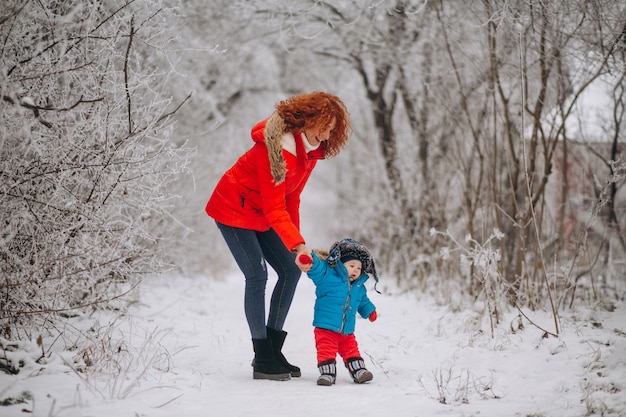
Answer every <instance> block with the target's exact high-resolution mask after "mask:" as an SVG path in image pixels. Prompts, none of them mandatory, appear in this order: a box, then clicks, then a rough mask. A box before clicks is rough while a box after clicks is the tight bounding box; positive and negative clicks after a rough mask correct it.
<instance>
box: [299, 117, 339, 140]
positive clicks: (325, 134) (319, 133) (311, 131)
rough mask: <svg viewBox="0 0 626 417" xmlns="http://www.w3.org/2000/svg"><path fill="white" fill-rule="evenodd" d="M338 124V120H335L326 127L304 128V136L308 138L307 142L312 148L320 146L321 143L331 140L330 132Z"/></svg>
mask: <svg viewBox="0 0 626 417" xmlns="http://www.w3.org/2000/svg"><path fill="white" fill-rule="evenodd" d="M336 124H337V120H335V119H333V120H331V122H330V124H328V125H327V126H325V127H319V128H315V127H313V128H304V135H305V136H306V140H307V141H308V142H309V144H310V145H311V146H313V147H316V146H318V145H319V144H320V143H322V142H323V141H325V140H328V139H329V138H330V132H332V130H333V129H334V128H335V125H336Z"/></svg>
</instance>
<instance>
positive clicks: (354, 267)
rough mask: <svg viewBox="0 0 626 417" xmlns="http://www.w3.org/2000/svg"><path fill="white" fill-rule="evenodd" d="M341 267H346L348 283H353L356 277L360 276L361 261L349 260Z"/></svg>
mask: <svg viewBox="0 0 626 417" xmlns="http://www.w3.org/2000/svg"><path fill="white" fill-rule="evenodd" d="M343 265H344V266H345V267H346V270H347V271H348V276H349V277H350V281H354V280H355V279H357V278H358V277H360V276H361V268H362V266H361V261H359V260H358V259H350V260H349V261H348V262H344V263H343Z"/></svg>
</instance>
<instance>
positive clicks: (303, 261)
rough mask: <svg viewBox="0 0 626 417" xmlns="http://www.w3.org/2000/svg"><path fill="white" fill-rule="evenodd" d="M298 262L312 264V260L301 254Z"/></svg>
mask: <svg viewBox="0 0 626 417" xmlns="http://www.w3.org/2000/svg"><path fill="white" fill-rule="evenodd" d="M298 260H299V261H300V263H301V264H312V263H313V258H311V257H310V256H308V255H305V254H302V255H300V256H299V257H298Z"/></svg>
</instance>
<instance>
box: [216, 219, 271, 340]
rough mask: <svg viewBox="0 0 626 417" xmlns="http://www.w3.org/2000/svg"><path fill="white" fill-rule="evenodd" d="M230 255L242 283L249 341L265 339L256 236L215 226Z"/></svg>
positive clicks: (264, 278) (262, 262)
mask: <svg viewBox="0 0 626 417" xmlns="http://www.w3.org/2000/svg"><path fill="white" fill-rule="evenodd" d="M217 227H218V229H219V230H220V232H221V233H222V236H223V237H224V240H225V241H226V244H227V245H228V248H229V249H230V252H231V253H232V255H233V257H234V258H235V261H236V262H237V265H238V266H239V269H241V272H243V275H244V277H245V279H246V286H245V295H244V311H245V314H246V320H247V321H248V327H250V334H251V335H252V338H253V339H267V333H266V328H265V285H266V283H267V267H266V265H265V260H264V259H263V251H262V250H261V245H260V243H259V239H258V238H257V232H255V231H253V230H247V229H240V228H237V227H230V226H226V225H223V224H221V223H217Z"/></svg>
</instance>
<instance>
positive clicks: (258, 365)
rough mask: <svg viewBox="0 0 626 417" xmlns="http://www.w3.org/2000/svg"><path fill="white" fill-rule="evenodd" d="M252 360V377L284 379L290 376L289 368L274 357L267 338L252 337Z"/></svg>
mask: <svg viewBox="0 0 626 417" xmlns="http://www.w3.org/2000/svg"><path fill="white" fill-rule="evenodd" d="M252 346H253V347H254V362H253V369H254V371H253V372H252V378H254V379H271V380H274V381H286V380H288V379H290V378H291V375H290V374H289V370H288V369H286V368H283V367H282V365H281V364H280V362H279V361H278V360H277V359H276V356H275V355H274V352H273V350H272V344H271V343H270V341H269V339H252Z"/></svg>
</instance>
